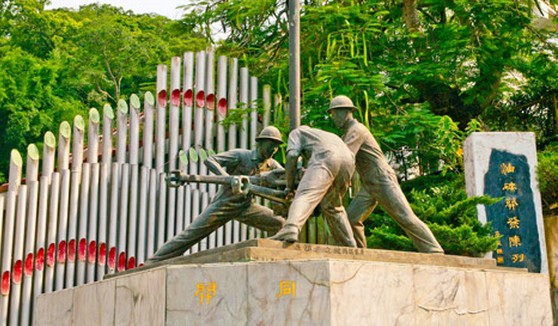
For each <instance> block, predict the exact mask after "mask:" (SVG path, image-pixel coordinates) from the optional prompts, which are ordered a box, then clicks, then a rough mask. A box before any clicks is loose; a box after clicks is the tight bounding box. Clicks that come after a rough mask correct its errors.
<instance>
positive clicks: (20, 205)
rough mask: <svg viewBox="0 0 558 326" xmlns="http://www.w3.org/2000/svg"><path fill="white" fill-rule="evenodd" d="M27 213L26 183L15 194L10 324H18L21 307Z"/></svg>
mask: <svg viewBox="0 0 558 326" xmlns="http://www.w3.org/2000/svg"><path fill="white" fill-rule="evenodd" d="M26 215H27V185H21V186H20V187H19V191H18V195H17V212H16V229H15V233H14V253H13V255H14V258H13V261H14V264H13V269H12V271H13V272H12V285H11V289H10V318H9V319H10V325H13V326H16V325H19V311H20V309H21V281H22V279H23V246H24V241H25V222H26V218H25V217H26Z"/></svg>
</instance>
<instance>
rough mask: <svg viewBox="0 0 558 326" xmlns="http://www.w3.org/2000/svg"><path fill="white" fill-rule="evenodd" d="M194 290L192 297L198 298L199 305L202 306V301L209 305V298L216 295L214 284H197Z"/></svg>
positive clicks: (215, 285)
mask: <svg viewBox="0 0 558 326" xmlns="http://www.w3.org/2000/svg"><path fill="white" fill-rule="evenodd" d="M196 288H197V291H196V293H195V294H194V296H196V297H200V304H203V301H204V299H205V300H206V301H207V304H209V303H210V302H211V298H213V297H214V296H215V295H216V294H217V284H216V283H215V282H209V283H207V284H204V283H198V284H197V285H196Z"/></svg>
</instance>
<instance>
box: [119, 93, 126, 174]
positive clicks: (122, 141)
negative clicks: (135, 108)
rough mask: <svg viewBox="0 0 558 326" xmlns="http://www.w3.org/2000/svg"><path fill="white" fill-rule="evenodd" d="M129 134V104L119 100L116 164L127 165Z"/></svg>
mask: <svg viewBox="0 0 558 326" xmlns="http://www.w3.org/2000/svg"><path fill="white" fill-rule="evenodd" d="M127 134H128V104H127V103H126V101H124V100H122V99H120V100H118V105H117V110H116V162H117V163H118V164H124V163H126V162H127V161H126V142H127Z"/></svg>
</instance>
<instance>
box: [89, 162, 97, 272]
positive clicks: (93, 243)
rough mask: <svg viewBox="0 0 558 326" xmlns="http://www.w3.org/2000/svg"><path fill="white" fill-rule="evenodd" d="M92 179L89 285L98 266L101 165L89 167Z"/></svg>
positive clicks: (94, 164) (93, 164)
mask: <svg viewBox="0 0 558 326" xmlns="http://www.w3.org/2000/svg"><path fill="white" fill-rule="evenodd" d="M89 167H90V170H91V173H90V174H91V177H90V181H89V185H90V186H89V188H90V196H89V219H88V226H87V242H88V246H87V278H86V281H87V283H91V282H94V281H95V267H96V264H97V245H98V242H97V226H98V224H99V214H98V213H99V174H100V164H99V163H91V164H90V165H89Z"/></svg>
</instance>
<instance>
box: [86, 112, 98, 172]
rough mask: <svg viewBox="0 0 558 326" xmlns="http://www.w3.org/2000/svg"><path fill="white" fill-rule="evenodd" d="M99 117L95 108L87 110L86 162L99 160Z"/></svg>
mask: <svg viewBox="0 0 558 326" xmlns="http://www.w3.org/2000/svg"><path fill="white" fill-rule="evenodd" d="M100 122H101V117H100V115H99V111H97V109H95V108H92V109H90V110H89V126H88V129H87V162H89V163H97V162H98V161H99V123H100Z"/></svg>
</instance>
